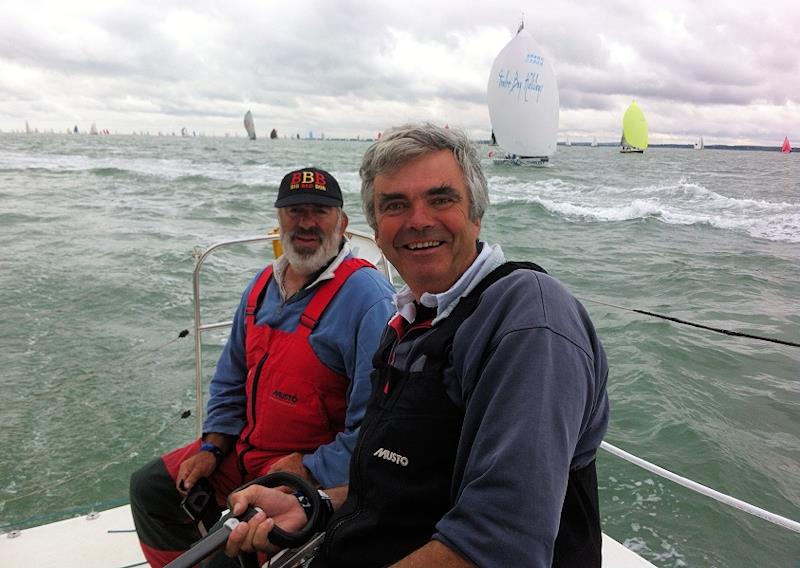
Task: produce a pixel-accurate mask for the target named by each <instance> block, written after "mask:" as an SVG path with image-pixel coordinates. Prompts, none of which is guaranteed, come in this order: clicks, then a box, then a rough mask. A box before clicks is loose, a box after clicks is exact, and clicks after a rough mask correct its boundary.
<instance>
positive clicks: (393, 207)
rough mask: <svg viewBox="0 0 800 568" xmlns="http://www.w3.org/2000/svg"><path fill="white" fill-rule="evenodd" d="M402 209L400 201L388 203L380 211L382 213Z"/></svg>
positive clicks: (403, 204)
mask: <svg viewBox="0 0 800 568" xmlns="http://www.w3.org/2000/svg"><path fill="white" fill-rule="evenodd" d="M404 208H405V203H403V202H402V201H390V202H388V203H384V204H383V207H382V208H381V209H382V210H383V211H401V210H402V209H404Z"/></svg>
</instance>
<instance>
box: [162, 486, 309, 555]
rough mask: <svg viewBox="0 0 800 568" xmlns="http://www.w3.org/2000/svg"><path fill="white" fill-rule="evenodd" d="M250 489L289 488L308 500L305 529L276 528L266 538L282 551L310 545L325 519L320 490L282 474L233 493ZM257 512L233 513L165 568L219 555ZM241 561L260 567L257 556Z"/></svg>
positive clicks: (250, 510) (240, 488) (249, 508)
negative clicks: (232, 537)
mask: <svg viewBox="0 0 800 568" xmlns="http://www.w3.org/2000/svg"><path fill="white" fill-rule="evenodd" d="M250 485H263V486H264V487H280V486H282V485H286V486H288V487H291V488H293V489H296V490H297V491H298V492H299V493H300V494H302V495H303V496H304V497H305V498H306V499H308V502H309V503H310V504H311V507H310V512H311V514H310V516H309V518H308V522H307V523H306V526H304V527H303V528H302V529H300V530H299V531H298V532H294V533H290V532H286V531H284V530H283V529H281V528H280V527H278V526H277V525H275V526H273V527H272V530H271V531H270V532H269V534H268V535H267V538H268V539H269V541H270V542H271V543H272V544H274V545H275V546H278V547H280V548H297V547H299V546H302V545H304V544H305V543H306V542H308V541H309V540H310V539H311V537H313V536H314V534H315V533H316V532H317V524H318V523H319V519H320V516H321V515H322V500H321V498H320V496H319V493H318V492H317V490H316V489H315V488H314V487H313V486H312V485H311V484H310V483H309V482H308V481H306V480H305V479H303V478H302V477H299V476H297V475H294V474H293V473H287V472H284V471H279V472H275V473H270V474H268V475H265V476H263V477H259V478H257V479H254V480H253V481H251V482H249V483H246V484H244V485H242V486H241V487H239V488H237V489H236V490H235V491H234V493H235V492H236V491H241V490H242V489H244V488H245V487H249V486H250ZM229 505H230V503H229ZM258 511H259V509H256V508H253V507H248V508H247V510H246V511H245V512H244V513H242V514H241V515H238V516H234V515H233V513H228V514H227V515H224V516H223V517H222V518H221V519H220V520H219V521H217V523H216V524H215V525H214V526H213V527H211V529H210V530H209V532H208V535H206V536H205V537H204V538H202V539H201V540H199V541H198V542H197V543H196V544H195V545H194V546H192V548H190V549H189V550H187V551H186V552H184V553H183V554H181V555H180V556H179V557H178V558H176V559H175V560H173V561H172V562H170V563H169V564H167V565H166V566H165V568H191V567H192V566H194V565H196V564H197V563H199V562H200V561H201V560H203V559H204V558H207V557H209V556H211V555H212V554H214V553H215V552H216V551H218V550H220V549H221V548H224V547H225V543H226V542H227V540H228V536H229V535H230V534H231V532H233V529H234V528H236V525H238V524H239V523H240V522H241V521H247V520H249V519H251V518H252V517H253V516H254V515H255V514H256V513H257V512H258ZM239 561H240V564H241V565H242V566H244V567H245V568H249V567H250V566H256V567H257V566H258V562H257V561H256V559H255V554H252V553H249V554H240V555H239Z"/></svg>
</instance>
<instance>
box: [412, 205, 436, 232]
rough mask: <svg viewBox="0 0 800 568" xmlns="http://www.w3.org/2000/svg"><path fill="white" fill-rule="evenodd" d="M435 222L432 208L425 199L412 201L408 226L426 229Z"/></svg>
mask: <svg viewBox="0 0 800 568" xmlns="http://www.w3.org/2000/svg"><path fill="white" fill-rule="evenodd" d="M433 224H434V219H433V216H432V215H431V208H430V207H429V206H428V204H427V203H425V202H424V201H414V202H412V203H411V205H410V207H409V212H408V226H409V227H411V228H412V229H425V228H427V227H431V226H433Z"/></svg>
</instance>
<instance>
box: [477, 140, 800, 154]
mask: <svg viewBox="0 0 800 568" xmlns="http://www.w3.org/2000/svg"><path fill="white" fill-rule="evenodd" d="M481 143H486V144H488V143H489V142H488V140H487V141H486V142H483V141H481ZM558 145H559V146H564V147H567V145H566V144H565V143H564V142H559V143H558ZM570 146H591V144H590V143H589V142H572V143H571V144H570ZM596 147H598V148H599V147H606V148H618V147H619V143H615V142H598V143H597V146H596ZM647 148H648V149H650V148H679V149H684V150H694V149H695V148H694V144H650V145H648V146H647ZM703 150H758V151H761V152H780V151H781V147H780V146H749V145H747V146H730V145H727V144H705V145H704V146H703ZM791 151H792V152H795V151H797V149H796V148H792V150H791Z"/></svg>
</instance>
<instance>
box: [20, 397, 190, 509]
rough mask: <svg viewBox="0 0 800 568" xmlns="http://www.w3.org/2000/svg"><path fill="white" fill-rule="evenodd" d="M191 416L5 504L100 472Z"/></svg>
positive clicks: (186, 415) (186, 416)
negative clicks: (94, 463)
mask: <svg viewBox="0 0 800 568" xmlns="http://www.w3.org/2000/svg"><path fill="white" fill-rule="evenodd" d="M191 415H192V411H191V410H184V411H183V412H181V415H180V416H178V417H177V418H176V419H175V420H173V421H172V422H168V423H167V424H165V425H164V426H163V427H162V428H161V429H160V430H159V431H158V432H156V433H155V434H153V435H152V436H150V437H149V438H145V439H143V440H141V441H140V442H139V443H138V444H136V445H134V446H131V447H129V448H128V449H127V450H125V451H124V452H122V453H120V454H117V455H116V456H114V457H113V458H111V460H109V461H108V462H106V463H104V464H101V465H99V466H95V467H92V468H89V469H87V470H85V471H82V472H79V473H76V474H73V475H70V476H68V477H65V478H63V479H61V480H59V481H56V482H55V483H53V484H51V485H48V486H47V487H42V488H40V489H36V490H34V491H31V492H30V493H25V494H24V495H17V496H16V497H13V498H11V499H6V500H5V503H13V502H14V501H19V500H20V499H25V498H27V497H30V496H31V495H37V494H39V493H41V492H43V491H46V490H50V489H53V488H54V487H58V486H60V485H63V484H65V483H67V482H68V481H72V480H73V479H75V478H77V477H82V476H85V475H87V474H90V473H93V472H95V471H99V470H102V469H106V468H107V467H109V466H110V465H112V464H113V463H115V462H117V461H118V460H120V459H122V458H123V457H126V456H127V455H128V454H130V453H132V452H133V451H134V450H136V449H138V448H140V447H141V446H143V445H144V444H146V443H148V442H151V441H152V440H155V439H156V438H158V437H159V436H160V435H161V434H163V433H164V431H165V430H166V429H167V428H170V427H171V426H174V425H175V424H177V423H178V422H179V421H180V420H183V419H185V418H189V416H191Z"/></svg>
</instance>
